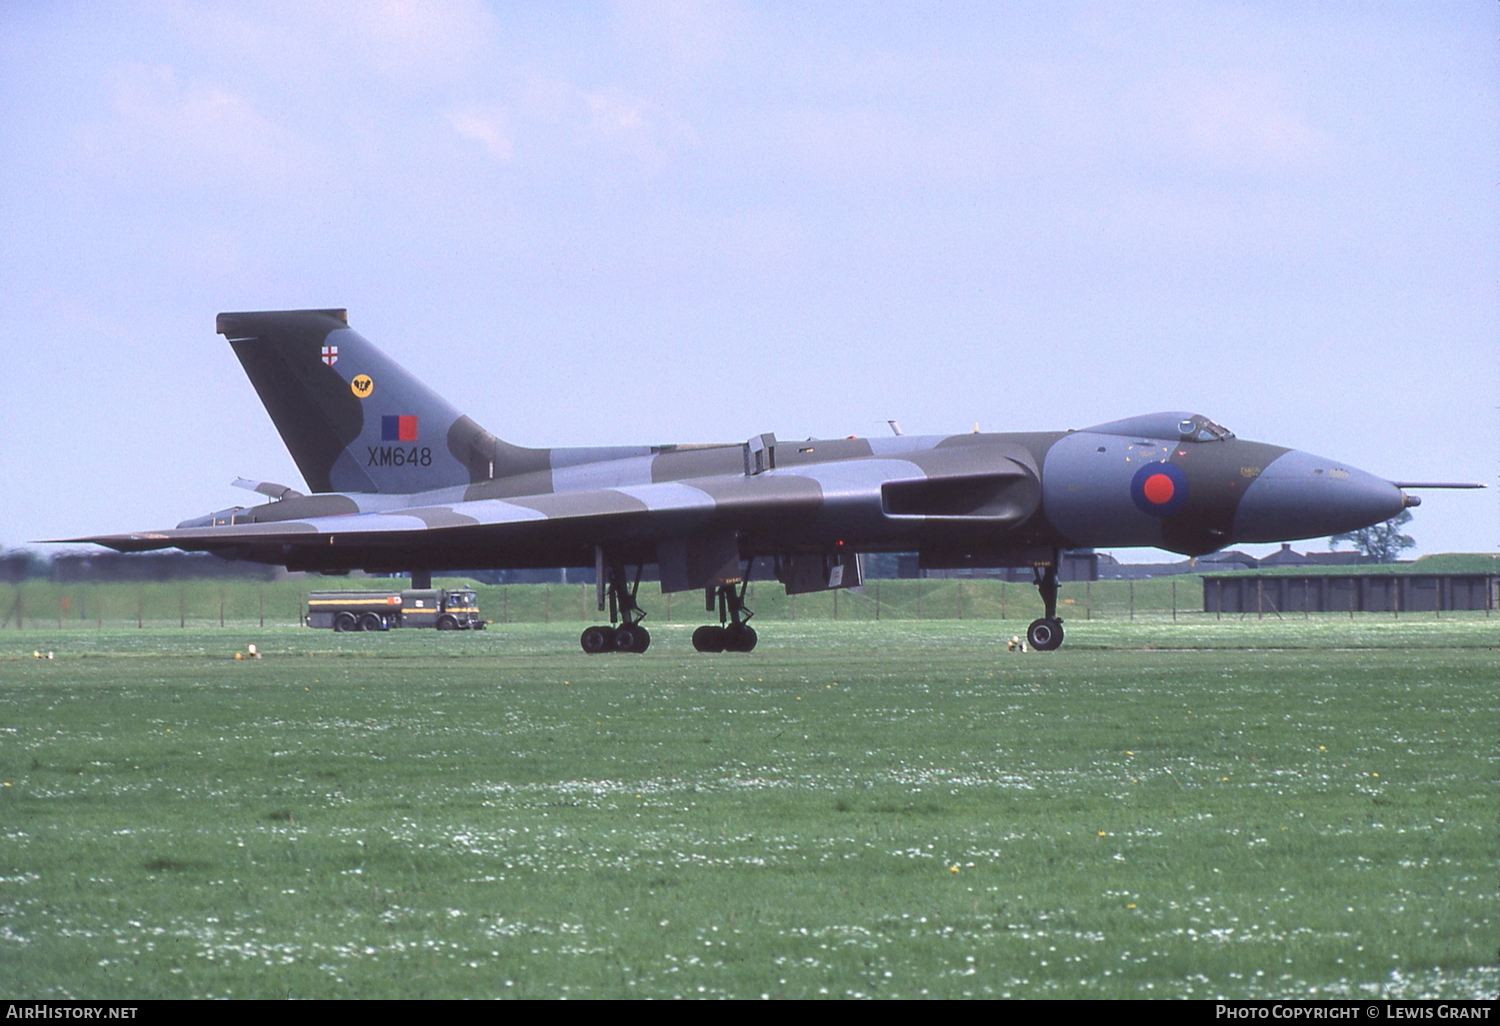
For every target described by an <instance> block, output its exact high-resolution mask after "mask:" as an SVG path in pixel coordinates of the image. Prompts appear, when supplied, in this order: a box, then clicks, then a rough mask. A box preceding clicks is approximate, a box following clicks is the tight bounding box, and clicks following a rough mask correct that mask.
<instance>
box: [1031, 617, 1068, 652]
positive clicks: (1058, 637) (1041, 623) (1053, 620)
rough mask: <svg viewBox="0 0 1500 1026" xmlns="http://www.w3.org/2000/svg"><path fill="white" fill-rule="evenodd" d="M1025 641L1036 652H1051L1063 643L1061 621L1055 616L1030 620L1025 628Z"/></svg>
mask: <svg viewBox="0 0 1500 1026" xmlns="http://www.w3.org/2000/svg"><path fill="white" fill-rule="evenodd" d="M1026 642H1027V644H1029V645H1030V646H1031V647H1032V648H1034V649H1036V650H1037V651H1038V652H1051V651H1052V650H1053V649H1055V648H1057V647H1058V646H1059V645H1061V644H1062V643H1063V628H1062V621H1061V620H1059V619H1058V618H1057V617H1055V616H1051V617H1049V616H1044V617H1042V618H1041V619H1040V620H1033V621H1031V626H1030V627H1028V628H1026Z"/></svg>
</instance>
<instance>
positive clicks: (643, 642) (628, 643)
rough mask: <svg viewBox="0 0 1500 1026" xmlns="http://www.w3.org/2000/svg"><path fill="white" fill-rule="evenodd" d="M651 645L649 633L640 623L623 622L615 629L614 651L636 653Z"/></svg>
mask: <svg viewBox="0 0 1500 1026" xmlns="http://www.w3.org/2000/svg"><path fill="white" fill-rule="evenodd" d="M650 647H651V634H650V632H649V631H647V630H646V628H644V627H642V626H641V625H640V624H625V625H624V626H623V627H618V628H616V629H615V651H616V652H634V653H636V654H637V655H639V654H640V653H642V652H644V651H646V649H648V648H650Z"/></svg>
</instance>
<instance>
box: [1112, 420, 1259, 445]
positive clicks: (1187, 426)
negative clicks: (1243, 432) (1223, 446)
mask: <svg viewBox="0 0 1500 1026" xmlns="http://www.w3.org/2000/svg"><path fill="white" fill-rule="evenodd" d="M1086 430H1087V431H1089V432H1091V433H1093V434H1101V435H1134V436H1135V437H1137V438H1142V439H1145V438H1151V439H1158V438H1162V439H1165V438H1175V439H1177V440H1178V441H1181V442H1222V441H1226V440H1228V439H1231V438H1233V437H1234V432H1232V431H1229V430H1227V429H1225V428H1224V427H1222V426H1221V425H1219V424H1215V423H1214V422H1213V421H1211V420H1209V419H1208V418H1207V417H1205V416H1203V415H1202V414H1198V413H1148V414H1147V415H1146V416H1144V417H1130V418H1128V419H1126V420H1114V421H1110V422H1109V423H1108V424H1098V425H1095V426H1094V427H1091V428H1087V429H1086Z"/></svg>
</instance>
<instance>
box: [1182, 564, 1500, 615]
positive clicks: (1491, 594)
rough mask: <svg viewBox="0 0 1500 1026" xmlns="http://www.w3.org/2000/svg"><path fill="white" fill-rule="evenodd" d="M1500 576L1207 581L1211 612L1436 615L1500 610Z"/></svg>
mask: <svg viewBox="0 0 1500 1026" xmlns="http://www.w3.org/2000/svg"><path fill="white" fill-rule="evenodd" d="M1497 585H1500V574H1495V573H1462V572H1459V573H1421V572H1417V571H1416V570H1407V569H1405V568H1403V569H1400V570H1393V569H1387V570H1384V571H1372V572H1367V573H1359V572H1350V573H1339V572H1329V571H1327V570H1322V569H1320V568H1311V569H1310V570H1309V572H1308V573H1305V574H1303V573H1296V572H1295V571H1293V572H1286V571H1280V572H1277V573H1263V572H1255V573H1236V574H1210V575H1208V576H1205V577H1204V578H1203V611H1204V612H1205V613H1258V614H1260V615H1262V616H1264V615H1268V614H1270V615H1276V614H1283V613H1301V612H1311V613H1406V612H1411V613H1431V612H1442V611H1445V610H1456V609H1485V610H1489V609H1494V608H1495V603H1496V598H1497V595H1496V591H1497Z"/></svg>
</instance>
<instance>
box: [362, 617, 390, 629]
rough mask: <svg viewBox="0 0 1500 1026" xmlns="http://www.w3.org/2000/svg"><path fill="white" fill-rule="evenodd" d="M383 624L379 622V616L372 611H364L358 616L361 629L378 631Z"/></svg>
mask: <svg viewBox="0 0 1500 1026" xmlns="http://www.w3.org/2000/svg"><path fill="white" fill-rule="evenodd" d="M384 626H385V625H384V624H382V623H381V622H380V617H378V616H376V615H375V614H374V613H366V614H365V615H364V616H361V617H360V618H359V629H360V630H362V631H378V630H380V629H381V628H382V627H384Z"/></svg>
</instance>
